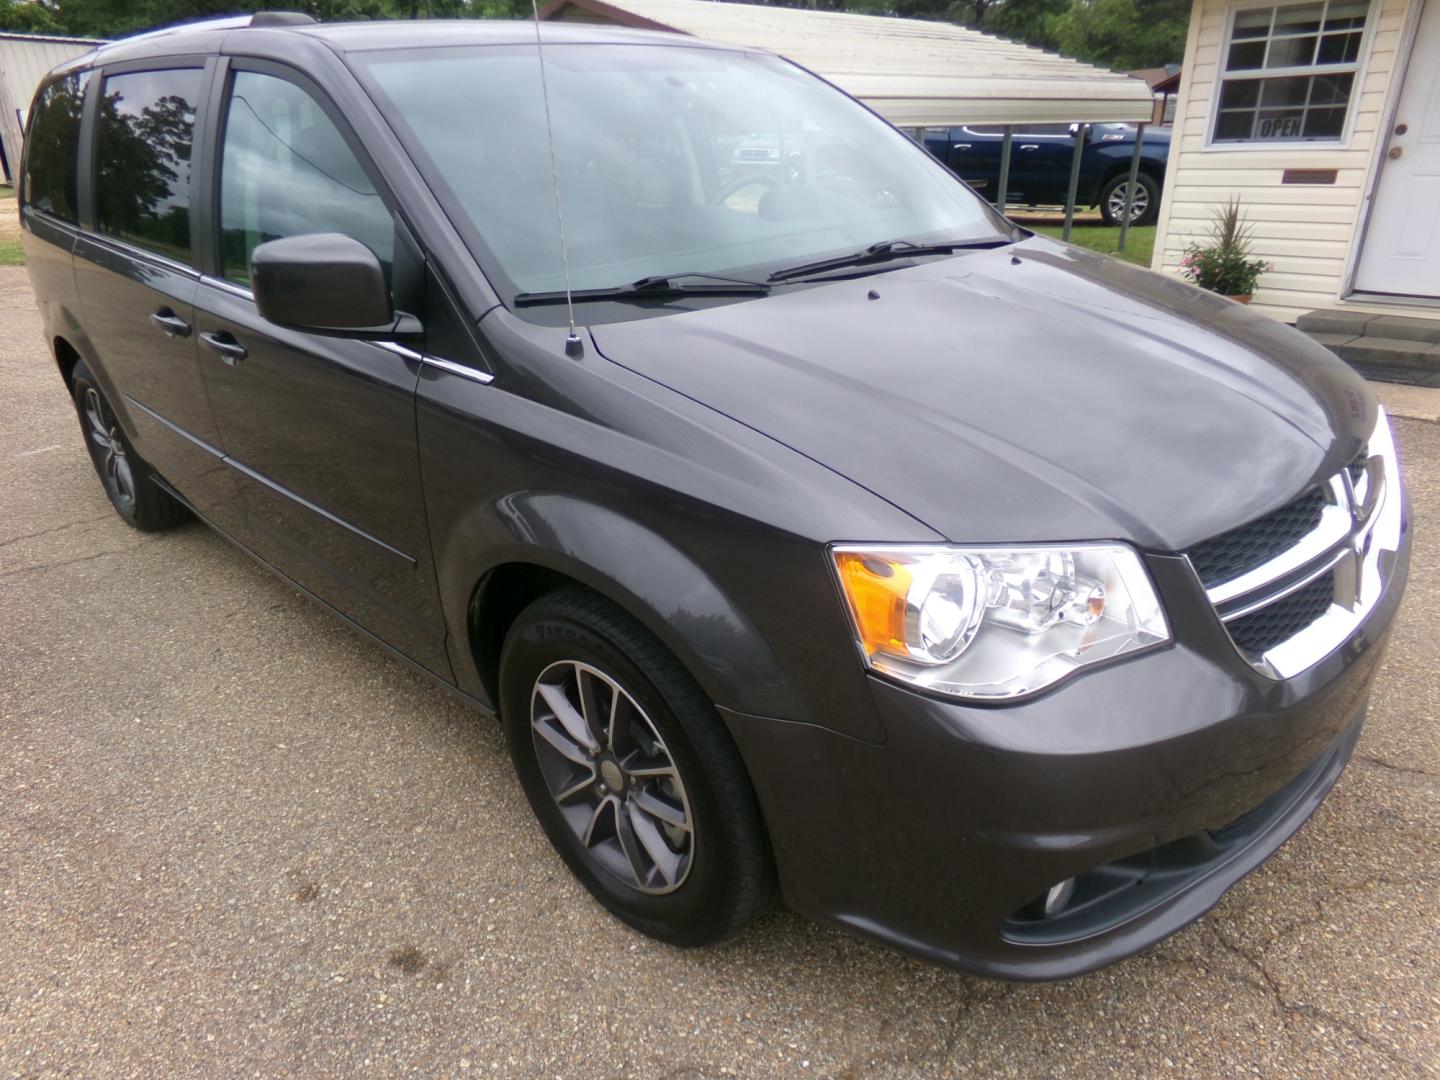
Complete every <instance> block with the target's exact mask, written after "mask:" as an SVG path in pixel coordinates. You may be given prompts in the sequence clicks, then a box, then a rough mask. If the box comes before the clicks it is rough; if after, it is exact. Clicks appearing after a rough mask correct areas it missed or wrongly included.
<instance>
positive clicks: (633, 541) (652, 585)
mask: <svg viewBox="0 0 1440 1080" xmlns="http://www.w3.org/2000/svg"><path fill="white" fill-rule="evenodd" d="M436 558H437V562H438V572H439V575H440V583H441V588H440V592H441V595H442V597H444V603H445V607H446V612H445V616H446V622H447V623H448V624H449V625H450V627H451V628H452V630H453V631H454V632H453V633H452V635H451V641H452V648H451V661H452V663H453V664H454V667H455V671H456V673H457V676H458V677H459V681H460V684H461V688H462V689H464V690H465V691H466V692H467V693H470V694H473V695H475V696H477V697H480V698H481V699H482V700H485V699H488V697H489V694H488V692H487V691H486V688H485V686H484V684H483V679H482V678H481V675H480V672H479V670H478V666H477V663H476V657H475V655H474V653H473V650H472V649H471V648H470V646H469V635H468V634H461V633H460V632H459V628H461V627H468V623H469V618H470V614H469V598H470V597H471V596H472V595H473V593H474V591H475V588H476V586H477V585H478V583H479V582H481V581H482V580H483V579H484V578H485V576H486V575H487V574H488V573H489V572H490V571H492V570H494V569H495V568H496V567H499V566H504V565H506V564H509V563H526V564H530V565H534V566H540V567H543V568H545V569H547V570H553V571H556V572H558V573H561V574H564V575H566V576H567V577H570V578H573V579H575V580H576V581H579V582H581V583H582V584H584V585H586V586H588V587H589V588H592V589H594V590H595V591H596V592H598V593H601V594H602V595H604V596H606V597H608V598H609V599H611V600H613V601H614V602H615V603H617V604H619V605H620V606H621V607H623V608H625V609H626V610H627V611H628V612H629V613H630V614H631V615H633V616H634V617H635V618H637V619H639V620H640V622H642V623H643V624H644V625H645V626H646V627H647V628H648V629H649V630H650V631H651V633H653V634H654V635H655V636H656V637H657V638H659V639H660V640H661V641H662V642H664V643H665V646H666V647H667V648H669V649H670V650H671V651H672V652H673V653H675V655H676V656H677V657H679V659H680V661H681V663H682V664H684V665H685V667H686V668H687V669H688V670H689V671H690V673H691V674H692V675H693V676H694V677H695V679H696V680H697V681H698V682H699V683H700V685H701V687H702V688H703V689H704V691H705V692H706V694H707V695H708V696H709V697H710V699H711V700H712V701H714V702H715V703H716V704H717V705H724V706H727V707H732V708H736V709H741V710H743V711H748V712H755V713H758V714H760V715H765V716H795V715H801V714H802V710H801V706H800V702H799V701H798V700H797V698H796V695H795V693H794V691H793V690H792V689H791V688H790V686H789V685H788V683H787V681H786V679H785V676H784V673H783V672H782V670H781V667H780V664H779V662H778V661H777V660H776V658H775V656H774V654H773V653H772V652H771V651H770V649H769V648H768V647H767V646H766V644H765V642H764V639H763V637H762V636H761V635H760V633H759V631H757V630H756V628H755V627H754V626H753V625H751V623H750V621H749V620H748V619H747V618H746V617H745V615H744V614H743V613H742V612H741V610H740V608H739V606H738V605H737V604H736V603H735V602H734V601H733V600H732V599H731V598H730V597H728V596H727V595H726V594H725V592H724V591H723V590H722V589H721V588H720V587H719V586H718V585H717V584H716V583H715V582H714V581H713V580H712V579H711V578H710V577H709V575H707V574H706V572H705V571H704V570H703V569H702V568H701V567H700V566H699V565H698V564H697V563H696V562H695V561H694V560H692V559H691V558H689V556H687V555H686V554H685V553H684V552H682V551H680V550H679V549H678V548H676V547H675V546H674V545H673V544H671V543H670V542H669V541H668V540H666V539H665V538H664V537H663V536H660V535H659V534H658V533H656V532H654V531H652V530H651V529H649V528H647V527H646V526H644V525H642V524H641V523H640V522H638V521H635V520H633V519H631V518H628V517H626V516H624V515H623V514H620V513H618V512H616V511H615V510H612V509H609V508H607V507H604V506H600V505H598V504H596V503H593V502H589V501H587V500H585V499H581V498H578V497H576V496H573V495H566V494H561V493H556V492H543V491H522V492H516V493H514V494H510V495H506V496H504V497H503V498H500V499H498V500H496V501H495V502H494V503H490V504H487V505H485V506H479V507H475V508H473V509H472V510H471V511H470V512H469V513H467V514H465V515H464V516H463V517H462V518H461V519H460V520H458V521H457V522H456V524H455V527H454V528H453V529H452V530H451V531H450V533H449V535H448V536H447V537H446V538H445V543H444V547H443V549H441V550H438V551H437V553H436ZM741 703H744V704H741Z"/></svg>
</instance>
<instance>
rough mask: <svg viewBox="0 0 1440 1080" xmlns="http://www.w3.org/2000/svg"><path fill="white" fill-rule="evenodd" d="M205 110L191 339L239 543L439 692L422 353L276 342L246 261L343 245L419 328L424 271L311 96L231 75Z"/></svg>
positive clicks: (261, 66)
mask: <svg viewBox="0 0 1440 1080" xmlns="http://www.w3.org/2000/svg"><path fill="white" fill-rule="evenodd" d="M217 99H218V105H217V115H218V118H219V121H220V122H219V124H218V125H217V133H216V147H215V149H216V154H215V157H214V158H213V160H214V162H215V170H214V171H215V184H216V185H217V186H218V190H217V191H216V193H215V194H216V198H215V199H214V201H213V202H212V203H211V204H210V205H212V206H213V207H214V208H215V220H214V222H213V227H212V229H211V235H212V237H213V238H214V240H215V247H216V251H215V255H214V266H213V268H212V269H213V273H211V274H207V275H206V276H205V277H204V278H203V279H202V280H201V282H200V284H199V288H198V291H197V294H196V298H195V306H196V339H197V342H198V344H199V348H200V357H201V368H202V371H203V373H204V378H205V383H206V386H207V387H208V389H209V393H210V399H211V401H212V402H213V404H214V408H215V414H216V416H217V417H218V419H219V426H220V434H221V439H222V441H223V444H224V447H225V453H226V459H227V461H228V462H229V463H230V464H231V466H232V467H233V469H234V470H235V472H236V474H237V476H238V478H239V481H238V482H239V486H240V488H241V501H242V504H243V509H244V514H245V519H246V523H247V526H248V532H247V543H249V544H250V546H251V547H252V548H253V549H254V550H255V551H256V552H257V553H258V554H259V555H260V556H261V557H262V558H264V559H265V560H266V561H267V562H269V563H270V564H271V565H273V566H275V567H276V568H277V569H279V570H281V571H282V572H283V573H284V574H286V575H287V576H289V577H290V578H292V579H293V580H295V581H296V582H298V583H299V584H301V585H303V586H304V587H305V588H306V589H308V590H309V591H311V592H312V593H314V594H315V595H316V596H318V597H319V598H320V599H321V600H323V601H325V602H326V603H327V604H329V605H330V606H331V607H333V608H335V609H337V610H338V611H340V612H341V613H342V614H344V615H346V616H348V617H349V618H351V619H352V620H353V621H354V622H356V623H358V624H359V625H360V626H362V627H364V628H365V629H367V630H369V631H370V632H372V633H373V634H375V635H376V636H378V637H380V638H381V639H382V640H384V641H385V642H387V643H388V644H390V645H391V646H392V647H394V648H396V649H397V650H398V651H400V652H402V653H403V654H405V655H406V656H408V657H410V658H411V659H412V660H414V661H416V662H417V663H419V664H421V665H422V666H424V667H426V668H428V669H429V670H431V671H433V672H436V673H437V674H440V675H442V676H444V677H446V678H449V677H450V668H449V662H448V660H447V659H446V656H445V632H444V623H443V618H442V615H441V611H440V606H439V602H438V597H437V595H436V589H435V575H434V571H433V568H432V562H431V557H430V541H429V535H428V532H427V527H426V522H425V512H424V503H423V501H422V497H421V488H420V472H419V460H418V454H417V449H416V435H415V387H416V383H417V381H418V379H419V370H420V356H419V354H418V353H415V352H412V351H411V350H409V349H406V348H398V347H393V346H392V347H389V348H387V347H386V346H385V345H380V344H374V343H371V342H366V341H358V340H349V339H346V338H341V337H328V336H323V335H319V334H312V333H305V332H300V331H297V330H293V329H286V328H283V327H279V326H276V325H273V324H271V323H269V322H267V321H266V320H265V319H263V318H262V317H261V316H260V314H259V313H258V311H257V310H256V307H255V303H254V300H253V299H252V297H251V293H250V289H249V280H250V271H249V267H250V254H251V252H253V251H254V249H255V247H256V246H257V245H258V244H260V243H262V242H264V241H267V240H274V239H279V238H282V237H287V236H298V235H306V234H313V233H343V234H345V235H347V236H350V237H353V238H354V239H356V240H359V241H361V242H362V243H364V244H366V245H367V246H368V247H369V248H370V249H371V250H372V251H374V252H375V254H376V255H377V256H378V257H379V258H380V260H381V262H382V264H383V265H384V266H385V267H386V269H387V273H388V274H389V276H390V280H391V284H392V289H393V292H394V294H395V300H396V307H397V309H401V310H408V311H419V310H420V305H421V304H422V302H423V290H424V284H423V283H424V267H423V260H422V259H421V258H420V256H419V255H418V253H417V250H416V248H415V246H414V244H413V243H412V242H411V241H409V240H408V234H407V233H406V231H405V230H404V228H403V226H401V225H400V224H399V223H398V222H397V220H396V218H395V216H394V215H393V214H392V212H391V210H390V209H389V207H388V206H387V202H386V199H385V197H384V196H383V195H382V194H381V192H380V189H379V187H378V185H377V181H376V174H375V172H374V171H373V169H371V168H370V167H369V166H368V165H367V164H366V163H365V162H364V160H363V156H362V154H361V152H360V151H359V148H358V144H357V143H356V142H355V140H354V139H353V136H352V135H351V134H350V133H349V131H348V128H347V127H346V126H345V124H344V122H343V120H342V119H341V117H340V116H339V114H338V112H337V111H336V110H335V109H334V107H333V106H332V105H331V104H330V103H329V102H328V101H326V100H325V99H324V98H323V96H322V95H321V94H320V92H319V91H318V89H317V88H316V87H314V86H313V85H312V84H311V83H310V82H309V80H307V79H305V78H304V77H303V76H301V75H299V74H298V73H293V72H291V71H289V70H288V69H286V68H282V67H278V66H276V65H271V64H267V63H263V62H260V61H246V62H244V63H241V62H232V64H231V66H230V67H229V69H228V71H227V72H226V73H225V76H224V84H223V88H222V89H221V90H220V92H219V93H218V94H217Z"/></svg>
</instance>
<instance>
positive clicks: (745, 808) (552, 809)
mask: <svg viewBox="0 0 1440 1080" xmlns="http://www.w3.org/2000/svg"><path fill="white" fill-rule="evenodd" d="M500 703H501V718H502V720H503V721H504V724H505V731H506V738H507V740H508V742H509V745H510V753H511V756H512V757H513V758H514V761H515V769H516V772H517V773H518V774H519V777H520V782H521V785H522V787H523V788H524V789H525V794H526V796H527V798H528V799H529V800H530V805H531V808H532V809H533V810H534V811H535V815H536V817H537V818H539V820H540V824H541V825H542V826H543V827H544V829H545V833H546V835H547V836H548V837H549V838H550V842H551V843H552V844H554V846H555V849H556V850H557V851H558V852H559V853H560V855H561V857H562V858H564V860H565V862H566V863H567V865H569V867H570V869H571V871H572V872H573V873H574V874H575V876H576V877H577V878H579V879H580V882H581V883H582V884H583V885H584V886H585V887H586V888H587V889H589V890H590V892H591V893H592V894H593V895H594V896H595V898H596V899H597V900H599V901H600V903H601V904H603V905H604V906H605V907H606V908H607V909H609V910H610V912H611V913H613V914H614V915H616V916H618V917H619V918H620V919H622V920H623V921H624V922H626V923H628V924H630V925H631V926H633V927H634V928H635V929H637V930H639V931H641V932H642V933H645V934H648V935H650V936H651V937H654V938H658V939H660V940H661V941H667V942H670V943H671V944H675V945H704V944H708V943H710V942H714V941H718V940H719V939H721V938H723V937H725V936H727V935H728V934H730V933H733V932H734V931H736V930H738V929H739V928H740V927H742V926H744V925H745V924H746V923H747V922H749V921H750V920H751V919H752V918H753V917H754V916H755V915H756V914H757V913H758V912H759V911H760V909H761V908H762V907H763V906H764V904H765V901H766V900H767V898H768V897H769V894H770V892H771V888H772V885H771V880H772V873H771V869H770V857H769V850H768V846H767V844H766V840H765V834H764V829H763V826H762V825H761V820H760V812H759V809H758V807H757V805H756V802H755V795H754V792H753V791H752V789H751V786H750V782H749V778H748V777H747V775H746V773H745V770H744V767H743V765H742V764H741V762H740V756H739V754H738V752H737V751H736V749H735V746H734V744H733V743H732V742H731V741H730V737H729V733H728V732H727V731H726V730H725V728H724V726H723V725H722V724H721V723H720V720H719V718H718V717H717V716H716V714H715V709H714V707H713V706H712V705H711V704H710V702H709V701H708V700H707V699H706V698H705V695H704V693H703V692H702V691H701V690H700V688H699V687H698V686H697V685H696V684H695V682H694V680H693V679H691V678H690V676H689V674H688V673H687V672H686V671H685V670H684V669H683V668H682V667H681V666H680V664H679V663H678V662H677V661H676V660H675V658H674V657H673V656H671V655H670V653H669V652H668V651H667V650H666V649H665V647H664V646H663V645H661V644H660V642H659V641H657V640H656V639H655V638H654V637H653V636H652V635H651V634H650V633H649V631H647V630H646V629H645V628H644V627H642V626H641V625H639V624H638V623H637V622H635V620H634V619H632V618H631V617H630V616H629V615H628V614H626V613H625V612H624V611H622V610H620V609H619V608H617V607H616V606H615V605H613V604H611V603H610V602H609V601H607V600H605V599H603V598H602V597H599V596H596V595H595V594H593V593H589V592H586V591H584V590H582V589H564V590H560V591H558V592H553V593H549V594H547V595H546V596H543V597H541V598H540V599H539V600H537V601H535V602H534V603H533V604H531V605H530V607H528V608H526V609H525V611H523V612H521V614H520V615H519V617H518V618H517V619H516V620H515V623H514V625H513V626H512V627H511V629H510V632H509V634H508V635H507V637H506V639H505V647H504V649H503V651H502V653H501V658H500Z"/></svg>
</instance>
